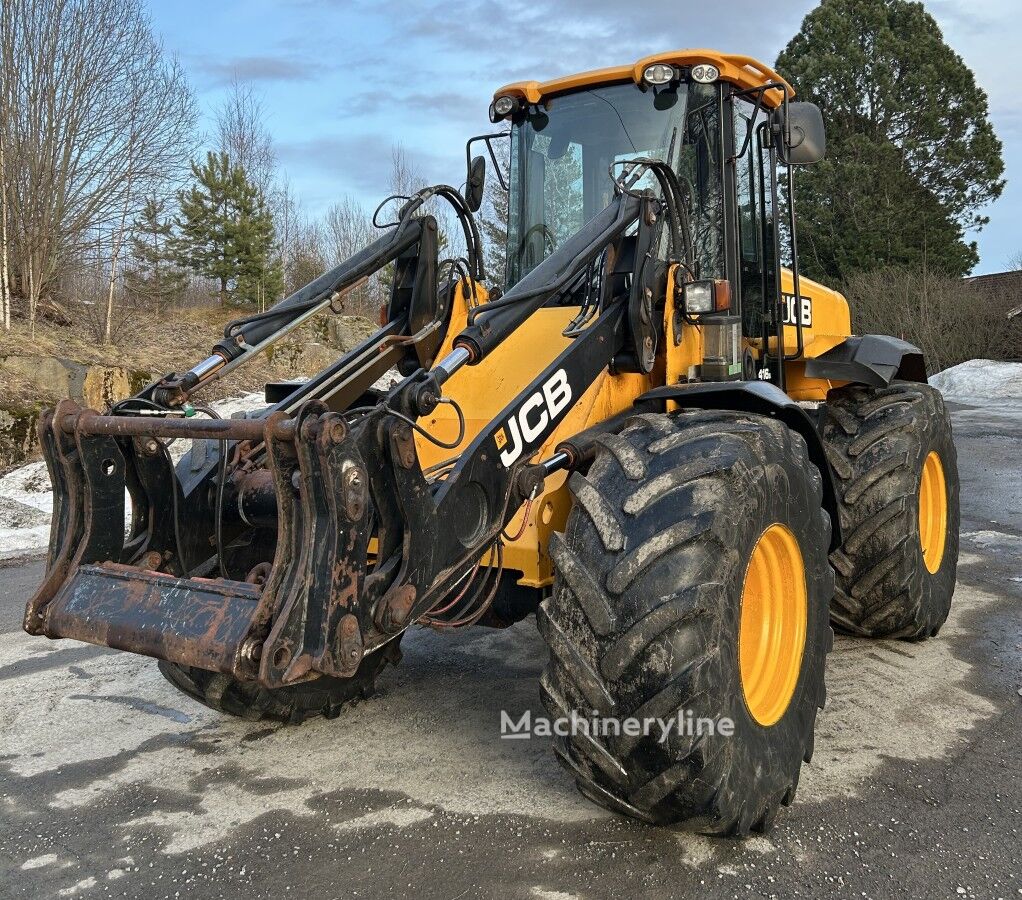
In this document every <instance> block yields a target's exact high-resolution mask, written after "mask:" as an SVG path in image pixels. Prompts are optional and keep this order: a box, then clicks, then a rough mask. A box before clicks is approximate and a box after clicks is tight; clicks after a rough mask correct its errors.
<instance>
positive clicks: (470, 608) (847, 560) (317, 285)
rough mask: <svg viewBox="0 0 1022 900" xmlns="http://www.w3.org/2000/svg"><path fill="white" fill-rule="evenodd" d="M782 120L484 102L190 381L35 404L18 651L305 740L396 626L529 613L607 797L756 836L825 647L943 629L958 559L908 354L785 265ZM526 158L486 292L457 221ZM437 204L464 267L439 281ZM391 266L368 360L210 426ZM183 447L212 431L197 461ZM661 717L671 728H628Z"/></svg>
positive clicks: (729, 64)
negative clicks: (250, 368)
mask: <svg viewBox="0 0 1022 900" xmlns="http://www.w3.org/2000/svg"><path fill="white" fill-rule="evenodd" d="M793 98H794V91H793V89H792V88H791V86H790V85H789V84H787V82H785V81H784V79H783V78H782V77H781V76H779V75H778V74H777V73H775V72H773V71H771V70H770V69H769V68H767V67H766V66H764V65H762V64H761V63H758V62H756V61H754V60H752V59H750V58H748V57H744V56H732V55H727V54H723V53H719V52H716V51H710V50H684V51H677V52H671V53H663V54H660V55H657V56H653V57H649V58H646V59H641V60H639V61H638V62H636V63H635V64H634V65H626V66H620V67H616V68H607V69H601V70H598V71H594V72H585V73H582V74H579V75H573V76H570V77H566V78H560V79H557V80H554V81H549V82H543V83H541V82H535V81H529V82H523V83H518V84H512V85H509V86H507V87H505V88H502V89H501V90H499V91H497V93H496V95H495V96H494V99H493V102H492V104H491V107H490V118H491V120H492V121H493V122H494V123H495V124H499V126H500V127H499V130H498V131H497V132H496V133H494V134H489V135H483V136H480V137H478V138H473V139H471V140H470V141H469V142H468V145H467V147H466V160H467V163H468V173H467V181H466V186H465V189H464V193H462V192H461V191H459V190H457V189H455V188H453V187H450V186H448V185H436V186H434V187H430V188H424V189H423V190H421V191H419V192H417V193H416V194H414V195H413V196H412V197H411V198H402V199H403V200H405V202H404V203H403V205H402V207H401V209H400V212H399V214H398V215H397V217H396V221H394V222H393V223H391V224H389V225H386V226H383V227H382V230H381V236H380V237H379V239H378V240H376V241H375V242H374V243H372V244H370V245H369V246H367V247H366V248H365V249H363V250H362V251H361V252H360V253H358V254H356V255H355V256H354V257H352V258H351V259H349V260H347V261H346V262H344V263H342V264H341V265H339V266H337V267H336V268H335V269H333V270H331V271H329V272H327V273H325V274H324V275H322V276H321V277H320V278H318V279H316V280H315V281H313V282H312V283H311V284H309V285H307V286H306V287H304V288H303V289H301V290H300V291H298V292H297V293H295V294H294V295H293V296H291V297H288V298H286V299H285V300H282V301H281V302H280V303H278V304H277V305H275V306H273V307H271V308H270V309H269V310H267V311H265V312H261V313H257V314H254V315H248V316H246V317H244V318H241V319H238V320H236V321H234V322H231V323H230V324H229V325H228V326H227V327H226V329H225V332H224V338H223V340H221V341H219V342H218V343H217V345H216V346H215V347H214V348H213V350H212V352H211V355H210V356H209V357H208V358H207V359H205V360H204V361H202V362H200V363H198V364H197V365H196V366H195V367H194V368H192V369H191V370H190V371H188V372H184V373H170V374H168V375H166V376H165V377H163V378H162V379H160V380H159V381H157V382H155V383H153V384H151V385H149V386H148V387H147V388H146V389H145V390H143V391H141V392H140V393H139V394H138V395H136V396H135V397H132V398H131V399H129V400H125V401H123V402H120V403H118V404H116V405H115V406H114V407H113V408H112V409H110V410H108V411H106V413H105V414H101V413H100V412H98V411H94V410H89V409H82V408H80V407H78V406H77V405H75V404H74V403H73V402H71V401H64V402H62V403H60V404H58V406H57V407H56V409H54V410H51V411H49V412H48V413H47V414H45V415H44V416H43V418H42V422H41V424H40V437H41V441H42V446H43V449H44V452H45V456H46V461H47V464H48V466H49V472H50V477H51V479H52V481H53V486H54V493H55V510H54V517H53V525H52V534H51V541H50V554H49V565H48V569H47V572H46V575H45V578H44V581H43V583H42V585H41V586H40V587H39V589H38V591H37V592H36V594H35V595H34V596H33V597H32V598H31V600H30V602H29V604H28V608H27V611H26V615H25V629H26V630H27V631H28V632H30V633H31V634H38V635H46V636H48V637H51V638H74V639H77V640H82V641H89V642H92V643H95V644H101V645H105V646H108V647H114V648H118V649H121V650H126V651H130V652H133V653H140V654H145V655H148V656H152V657H156V658H157V659H159V660H161V662H160V667H161V669H162V671H163V672H164V674H165V675H166V676H167V678H169V679H170V680H171V681H172V682H173V683H174V684H175V685H176V686H177V687H179V688H180V689H181V690H182V691H184V692H185V693H187V694H188V695H190V696H192V697H194V698H195V699H197V700H199V701H200V702H202V703H205V704H208V705H209V706H211V707H213V708H214V709H218V710H222V711H224V712H227V713H231V714H234V715H239V716H243V717H246V718H251V719H257V718H260V717H272V718H276V719H282V720H285V721H289V722H300V721H302V720H303V719H305V718H306V717H308V716H312V715H319V714H322V715H326V716H334V715H336V714H337V713H338V712H339V711H340V710H341V708H342V707H343V706H344V705H346V704H348V703H350V702H353V701H355V700H357V699H359V698H360V697H363V696H367V695H368V694H369V693H370V692H371V691H372V687H373V682H374V679H375V678H376V676H377V675H378V673H379V672H380V670H381V669H383V668H384V666H385V665H386V664H388V663H391V664H393V663H396V662H397V661H398V660H399V658H400V653H399V649H398V645H399V642H400V639H401V636H402V634H403V632H404V631H405V630H406V629H407V628H409V627H410V626H412V625H415V624H419V625H425V626H429V627H432V628H436V629H442V630H451V629H455V628H459V627H467V626H470V625H480V626H490V627H505V626H508V625H510V624H512V623H514V622H516V621H519V620H521V619H523V618H525V617H527V616H528V615H530V614H532V613H535V616H536V620H537V622H538V626H539V631H540V633H541V635H542V637H543V639H544V640H545V641H546V643H547V645H548V647H549V651H550V659H549V663H548V665H547V667H546V670H545V672H544V674H543V677H542V682H541V692H542V697H543V701H544V704H545V706H546V708H547V710H548V711H549V712H550V714H551V716H552V717H553V718H554V720H555V721H556V722H563V721H567V722H573V723H576V724H577V723H578V722H584V723H588V724H589V725H590V726H593V725H598V726H602V727H587V728H575V727H572V728H558V729H555V731H556V733H557V734H558V737H557V739H556V742H555V749H556V752H557V754H558V756H559V758H560V760H561V761H562V762H563V764H564V766H565V768H566V769H567V770H568V772H569V773H570V774H571V776H572V777H573V778H574V779H575V781H576V782H577V784H578V786H579V788H580V790H581V791H582V792H583V793H584V794H585V795H586V796H588V797H590V798H592V799H593V800H594V801H595V802H597V803H599V804H602V805H603V806H605V807H608V808H610V809H612V810H616V811H619V812H621V813H623V814H626V815H629V816H633V817H636V818H639V819H642V820H645V821H648V822H656V823H666V822H677V821H682V820H685V821H689V822H692V823H694V824H695V825H696V827H699V828H702V829H704V830H705V831H708V832H713V833H721V834H744V833H746V832H748V831H749V830H750V829H764V828H766V827H768V826H769V825H770V823H771V822H772V821H773V819H774V816H775V815H776V813H777V811H778V809H779V807H780V806H781V805H784V804H788V803H790V802H791V800H792V797H793V795H794V792H795V788H796V784H797V782H798V777H799V770H800V767H801V765H802V762H803V760H808V759H809V758H810V755H811V753H812V747H813V728H814V723H815V719H816V712H817V709H818V708H820V707H822V706H823V702H824V661H825V656H826V653H827V651H828V649H829V648H830V646H831V643H832V634H833V632H832V630H831V625H832V624H833V626H835V627H837V628H839V629H841V630H844V631H847V632H850V633H852V634H857V635H863V636H874V637H881V636H883V637H899V638H905V639H908V640H917V639H922V638H926V637H928V636H930V635H933V634H936V632H937V630H938V629H939V628H940V626H941V624H942V623H943V622H944V620H945V618H946V617H947V615H948V610H949V606H950V602H951V595H952V591H953V587H954V582H955V566H956V561H957V554H958V480H957V473H956V460H955V449H954V445H953V444H952V441H951V433H950V425H949V419H948V414H947V412H946V410H945V408H944V405H943V403H942V401H941V397H940V395H939V394H938V393H937V392H936V391H935V390H934V389H933V388H931V387H929V386H928V385H927V383H926V373H925V367H924V364H923V359H922V355H921V353H920V352H919V350H918V349H917V348H915V347H913V346H911V345H909V344H907V343H905V342H903V341H900V340H896V339H894V338H891V337H884V336H877V335H862V336H853V335H851V328H850V320H849V312H848V306H847V304H846V302H845V300H844V298H843V297H842V296H841V295H840V294H838V293H836V292H834V291H832V290H829V289H827V288H825V287H823V286H822V285H819V284H815V283H812V282H810V281H808V280H807V279H806V278H802V277H800V276H799V271H798V247H797V245H796V234H797V229H796V227H795V225H796V210H795V204H794V202H793V194H792V190H793V183H794V182H795V180H796V176H797V169H798V167H800V166H803V165H810V164H812V163H814V162H817V161H818V160H819V159H821V158H822V157H823V155H824V129H823V121H822V117H821V115H820V111H819V110H818V109H817V108H816V107H815V106H813V105H811V104H808V103H799V102H795V100H794V99H793ZM502 142H504V143H502ZM476 146H478V147H479V148H480V149H481V150H483V153H482V154H481V155H478V156H475V157H473V156H472V152H473V151H472V148H473V147H476ZM505 152H509V159H510V168H509V175H510V177H509V184H507V185H506V186H505V185H502V188H503V187H506V189H507V190H508V191H509V196H508V203H509V223H508V236H507V274H506V278H504V279H502V281H501V282H500V283H497V282H494V281H492V280H491V281H489V282H488V281H487V279H486V274H485V272H484V265H483V250H482V246H481V241H480V236H479V231H478V229H477V227H476V224H475V221H474V218H473V213H474V212H475V211H477V210H478V209H479V206H480V202H481V199H482V191H483V186H484V184H485V183H486V155H489V157H490V158H491V162H493V163H494V164H496V163H497V154H498V153H505ZM498 180H500V181H503V178H502V173H501V172H500V170H498ZM441 202H443V203H449V204H450V205H451V207H452V209H453V210H454V213H455V216H456V218H457V221H458V223H459V224H460V228H461V230H462V232H463V237H464V243H465V248H466V250H465V255H464V257H462V258H458V259H449V260H447V259H445V260H438V249H437V248H438V232H437V222H436V219H435V218H434V216H433V215H431V214H430V213H429V212H428V210H429V209H432V206H430V205H429V204H436V203H441ZM782 259H787V260H790V265H789V267H784V266H783V265H782ZM384 267H391V269H390V271H391V273H392V276H391V278H390V279H389V280H390V285H391V291H390V298H389V303H388V305H387V306H386V308H385V310H384V311H383V315H382V317H381V318H382V321H384V322H385V324H383V326H382V327H381V328H380V330H379V331H377V332H376V333H375V334H374V335H372V336H371V337H370V338H368V339H367V340H365V341H364V342H363V343H362V344H360V345H359V346H357V347H356V348H355V349H353V350H352V351H351V352H349V353H347V354H345V355H344V356H342V357H341V358H340V359H338V360H337V361H336V362H335V363H333V364H332V365H331V366H329V367H328V368H326V369H325V370H324V371H322V372H321V373H320V374H318V375H317V376H315V377H314V378H312V379H311V380H309V381H307V382H304V383H300V384H296V383H278V384H269V385H267V386H266V402H267V408H266V409H265V410H264V411H263V412H261V413H259V414H256V415H250V416H248V417H242V418H231V419H221V418H218V417H217V416H216V414H215V412H213V410H212V409H210V408H209V407H208V406H206V407H204V406H202V405H201V404H200V403H197V402H194V401H195V400H196V395H197V394H199V393H200V392H201V391H202V389H203V388H204V387H205V386H207V385H209V384H210V383H211V382H213V381H214V380H215V379H217V378H219V377H221V376H223V375H224V374H225V373H227V372H230V371H232V370H233V369H235V368H236V367H237V366H239V365H242V364H243V363H244V362H245V361H247V360H249V359H251V358H252V357H253V356H254V355H256V354H258V353H259V352H261V351H263V350H264V349H265V348H266V347H268V346H269V345H270V344H271V343H272V342H273V341H275V340H277V339H279V338H280V337H281V336H282V335H284V334H286V333H288V332H289V331H291V330H292V329H294V328H296V327H298V326H299V325H301V324H302V323H303V322H305V321H306V320H308V319H309V318H310V317H311V316H313V315H316V314H318V313H324V312H325V311H327V310H328V309H331V308H332V309H337V308H338V305H339V304H343V300H344V296H345V294H346V293H348V292H349V291H351V290H352V289H354V288H356V287H357V286H359V285H361V284H363V283H365V281H366V279H367V278H370V277H372V276H373V275H374V273H376V272H379V271H380V270H381V269H383V268H384ZM395 368H396V369H397V370H398V372H399V373H400V376H401V380H400V381H398V383H397V384H396V385H395V386H393V387H391V388H390V389H387V390H378V389H376V388H374V384H375V383H376V382H377V381H378V380H379V379H380V377H381V376H383V375H384V374H385V373H387V372H388V371H389V370H391V369H395ZM173 439H190V440H191V441H192V444H191V448H192V449H191V450H190V452H189V453H188V454H186V455H185V456H184V458H183V459H182V460H181V461H180V462H179V463H177V464H176V465H174V464H172V461H171V458H170V456H169V454H168V452H167V443H168V441H170V440H173ZM126 496H127V497H128V498H129V499H128V500H126V499H125V498H126ZM651 721H656V722H667V723H671V722H674V723H676V724H677V727H673V728H671V729H669V733H666V734H665V733H664V731H661V730H657V729H654V730H652V731H651V730H649V729H648V728H643V727H632V726H634V725H635V723H638V724H639V726H642V725H643V724H645V723H648V722H651ZM615 723H616V724H617V726H620V725H621V723H625V724H624V727H615ZM690 726H691V727H690ZM696 726H703V727H701V728H700V727H696Z"/></svg>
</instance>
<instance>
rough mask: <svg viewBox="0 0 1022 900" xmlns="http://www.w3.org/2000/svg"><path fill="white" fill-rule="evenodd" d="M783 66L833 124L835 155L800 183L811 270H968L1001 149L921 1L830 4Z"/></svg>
mask: <svg viewBox="0 0 1022 900" xmlns="http://www.w3.org/2000/svg"><path fill="white" fill-rule="evenodd" d="M777 69H778V70H779V71H780V72H781V73H782V74H784V76H785V77H786V78H788V79H789V80H790V81H791V82H792V83H793V84H794V85H796V88H797V90H798V92H799V99H802V100H811V101H813V102H814V103H817V104H818V105H819V106H820V108H821V109H822V110H823V115H824V119H825V120H826V123H827V158H826V159H825V160H824V161H823V162H821V163H818V164H817V165H815V166H809V167H807V168H805V169H801V170H799V172H798V173H797V175H796V177H795V186H796V204H797V209H798V214H799V239H800V245H799V248H800V251H801V253H800V255H801V257H802V258H803V264H804V267H805V270H806V272H807V274H811V275H815V276H817V277H825V278H831V279H838V280H840V279H843V278H845V277H847V276H848V275H850V274H852V273H854V272H856V271H863V270H869V269H876V268H880V267H882V266H886V265H895V266H919V265H924V266H930V267H932V268H939V269H943V270H944V271H946V272H948V273H950V274H955V275H963V274H965V273H967V272H968V271H970V270H971V269H972V267H973V266H974V265H975V264H976V262H977V260H978V254H977V251H976V244H975V242H974V241H967V240H966V233H967V232H969V231H973V230H979V229H980V228H981V227H982V226H983V225H984V224H985V223H986V221H987V219H986V218H985V217H984V216H983V215H982V213H981V210H982V208H983V207H984V206H985V205H986V204H988V203H989V202H990V201H992V200H994V199H995V198H996V197H998V196H999V195H1000V193H1001V190H1002V189H1003V186H1004V182H1003V181H1002V179H1001V175H1002V173H1003V171H1004V163H1003V161H1002V158H1001V142H1000V141H999V140H998V139H997V136H996V135H995V134H994V131H993V127H992V126H991V124H990V121H989V119H988V115H987V98H986V94H985V93H984V92H983V90H982V89H981V88H979V87H978V86H977V84H976V81H975V78H974V76H973V73H972V71H971V70H970V69H969V68H968V66H966V65H965V63H964V62H963V61H962V59H961V57H960V56H958V54H956V53H955V52H954V51H953V50H952V49H951V48H950V47H949V46H948V45H947V44H946V43H945V42H944V38H943V35H942V34H941V31H940V28H939V27H938V25H937V23H936V21H934V19H933V17H932V16H930V15H929V13H927V12H926V10H925V9H924V8H923V5H922V3H917V2H908V0H822V2H821V3H820V5H819V6H818V7H817V8H816V9H815V10H813V11H812V12H811V13H809V15H807V16H806V18H805V20H804V21H803V23H802V28H801V30H800V31H799V33H798V34H796V35H795V37H794V38H792V40H791V42H790V43H789V44H788V46H787V47H786V48H785V49H784V51H783V52H782V53H781V55H780V56H779V57H778V60H777Z"/></svg>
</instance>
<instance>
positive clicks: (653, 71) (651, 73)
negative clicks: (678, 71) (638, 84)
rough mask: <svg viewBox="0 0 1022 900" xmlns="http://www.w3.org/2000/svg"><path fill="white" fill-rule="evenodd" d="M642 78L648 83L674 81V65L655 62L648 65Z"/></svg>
mask: <svg viewBox="0 0 1022 900" xmlns="http://www.w3.org/2000/svg"><path fill="white" fill-rule="evenodd" d="M642 80H643V81H645V82H646V84H668V83H670V82H672V81H674V66H669V65H667V64H665V63H654V64H653V65H652V66H646V69H645V71H643V73H642Z"/></svg>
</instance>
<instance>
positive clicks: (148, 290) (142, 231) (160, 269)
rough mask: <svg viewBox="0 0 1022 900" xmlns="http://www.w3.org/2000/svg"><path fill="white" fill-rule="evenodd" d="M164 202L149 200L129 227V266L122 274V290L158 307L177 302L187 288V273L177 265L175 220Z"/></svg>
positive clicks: (158, 308) (157, 310)
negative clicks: (123, 285)
mask: <svg viewBox="0 0 1022 900" xmlns="http://www.w3.org/2000/svg"><path fill="white" fill-rule="evenodd" d="M166 207H167V204H166V201H164V200H157V199H156V198H155V197H150V198H149V199H147V200H146V202H145V206H144V207H143V208H142V212H141V214H140V215H139V217H138V218H137V219H136V220H135V224H134V226H133V227H132V238H131V255H132V263H131V265H130V266H128V267H127V268H126V270H125V273H124V282H125V288H126V289H127V291H128V294H129V295H131V296H132V297H134V298H135V299H136V300H143V301H148V302H150V303H152V304H154V305H155V308H156V312H157V314H159V311H160V308H161V307H163V306H166V305H168V304H171V303H176V302H177V301H179V300H180V299H181V297H182V296H183V294H184V291H185V288H186V287H187V285H188V273H187V272H185V271H183V270H182V269H181V268H180V267H179V266H178V265H177V259H176V254H175V252H174V242H175V235H174V220H173V218H172V217H171V216H169V215H164V213H165V212H166Z"/></svg>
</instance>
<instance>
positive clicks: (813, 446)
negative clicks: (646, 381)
mask: <svg viewBox="0 0 1022 900" xmlns="http://www.w3.org/2000/svg"><path fill="white" fill-rule="evenodd" d="M906 346H908V345H906ZM668 400H673V401H674V402H675V403H676V404H677V405H678V406H680V407H683V408H686V409H733V410H735V411H736V412H747V413H754V414H756V415H761V416H772V417H774V418H777V419H780V420H781V421H782V422H784V424H785V425H787V426H788V427H789V428H791V429H793V430H794V431H797V432H798V433H799V434H800V435H802V437H803V438H804V439H805V442H806V446H807V447H808V449H809V459H810V460H811V461H812V463H813V465H815V466H816V468H817V469H819V470H820V474H821V475H822V476H823V508H824V509H825V510H826V511H827V514H828V515H829V516H830V524H831V534H830V549H831V550H836V549H837V548H838V547H840V546H841V523H840V520H839V519H838V514H837V493H836V491H835V488H834V473H833V472H832V471H831V468H830V463H829V462H828V461H827V454H826V453H825V452H824V449H823V440H822V439H821V438H820V434H819V432H818V431H817V428H816V422H814V421H813V419H812V418H810V416H809V414H808V413H807V412H806V411H805V409H803V408H802V407H801V406H799V405H798V404H797V403H796V402H795V401H794V400H792V399H791V397H789V396H788V395H787V394H786V393H784V391H782V390H781V389H780V388H778V387H776V386H775V385H773V384H770V383H769V382H766V381H718V382H703V383H696V384H669V385H664V386H663V387H658V388H654V389H653V390H651V391H647V392H646V393H645V394H642V395H641V396H639V397H638V398H636V400H635V406H636V407H637V408H638V409H641V410H644V411H649V412H654V411H655V412H662V411H664V410H665V409H666V404H667V401H668Z"/></svg>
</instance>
